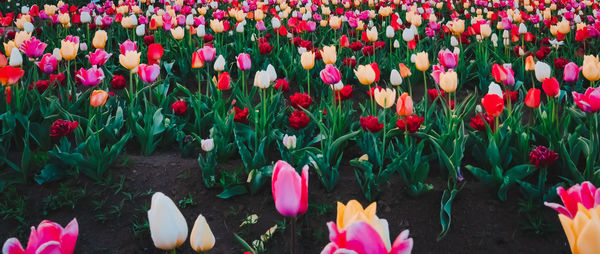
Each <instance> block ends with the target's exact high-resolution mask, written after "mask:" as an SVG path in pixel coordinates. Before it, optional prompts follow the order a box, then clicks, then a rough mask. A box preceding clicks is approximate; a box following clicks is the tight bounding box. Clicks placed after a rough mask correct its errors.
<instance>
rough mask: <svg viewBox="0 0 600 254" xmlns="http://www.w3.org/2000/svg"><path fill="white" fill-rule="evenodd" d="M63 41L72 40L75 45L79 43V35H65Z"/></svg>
mask: <svg viewBox="0 0 600 254" xmlns="http://www.w3.org/2000/svg"><path fill="white" fill-rule="evenodd" d="M65 41H68V42H72V43H74V44H75V45H79V36H73V35H67V37H66V38H65Z"/></svg>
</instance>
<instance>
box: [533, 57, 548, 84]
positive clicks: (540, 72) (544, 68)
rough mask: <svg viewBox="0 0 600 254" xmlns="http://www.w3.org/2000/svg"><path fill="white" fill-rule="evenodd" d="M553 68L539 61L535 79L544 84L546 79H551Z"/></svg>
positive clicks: (536, 66)
mask: <svg viewBox="0 0 600 254" xmlns="http://www.w3.org/2000/svg"><path fill="white" fill-rule="evenodd" d="M551 72H552V68H551V67H550V65H548V64H547V63H544V62H541V61H538V62H537V63H535V78H536V79H537V80H538V81H539V82H544V79H547V78H550V73H551Z"/></svg>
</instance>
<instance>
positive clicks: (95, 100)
mask: <svg viewBox="0 0 600 254" xmlns="http://www.w3.org/2000/svg"><path fill="white" fill-rule="evenodd" d="M107 99H108V93H107V92H106V91H103V90H94V91H93V92H92V95H91V96H90V105H91V106H92V107H95V108H97V107H102V106H104V103H106V100H107Z"/></svg>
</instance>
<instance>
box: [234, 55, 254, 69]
mask: <svg viewBox="0 0 600 254" xmlns="http://www.w3.org/2000/svg"><path fill="white" fill-rule="evenodd" d="M236 60H237V67H238V68H239V69H240V70H242V71H247V70H250V68H251V67H252V60H250V55H248V54H246V53H240V54H239V55H238V56H237V57H236Z"/></svg>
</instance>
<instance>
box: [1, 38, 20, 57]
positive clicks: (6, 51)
mask: <svg viewBox="0 0 600 254" xmlns="http://www.w3.org/2000/svg"><path fill="white" fill-rule="evenodd" d="M16 47H17V45H15V41H8V43H6V42H5V43H4V54H5V55H6V56H7V57H10V53H12V49H13V48H16Z"/></svg>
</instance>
